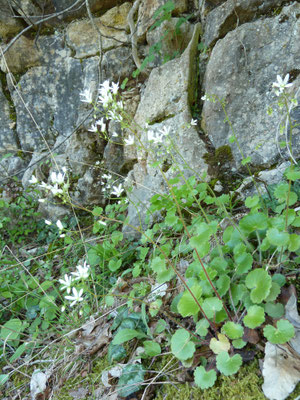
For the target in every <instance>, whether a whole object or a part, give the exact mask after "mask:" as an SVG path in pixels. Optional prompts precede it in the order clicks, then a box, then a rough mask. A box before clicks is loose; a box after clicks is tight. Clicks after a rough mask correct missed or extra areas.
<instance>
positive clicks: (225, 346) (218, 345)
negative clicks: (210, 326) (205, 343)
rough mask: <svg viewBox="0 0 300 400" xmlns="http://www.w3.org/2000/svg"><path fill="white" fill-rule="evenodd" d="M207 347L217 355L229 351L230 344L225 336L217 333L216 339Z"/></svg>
mask: <svg viewBox="0 0 300 400" xmlns="http://www.w3.org/2000/svg"><path fill="white" fill-rule="evenodd" d="M209 347H210V349H211V350H212V351H213V352H214V353H215V354H219V353H221V352H223V351H229V349H230V343H229V340H228V339H227V337H226V336H225V335H223V334H222V333H218V339H216V338H212V339H211V340H210V343H209Z"/></svg>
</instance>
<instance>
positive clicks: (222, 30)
mask: <svg viewBox="0 0 300 400" xmlns="http://www.w3.org/2000/svg"><path fill="white" fill-rule="evenodd" d="M284 3H287V1H284V0H238V1H236V0H227V1H226V2H225V3H223V4H222V5H220V6H219V7H217V8H215V9H214V10H213V11H211V12H210V13H209V14H208V15H207V18H206V24H205V32H204V43H205V46H207V47H209V46H211V45H214V44H215V43H216V41H217V40H218V39H221V38H223V37H224V36H225V35H226V34H227V33H228V32H230V31H232V30H234V29H235V28H237V27H238V26H240V25H241V24H244V23H245V22H248V21H251V20H253V19H255V18H258V17H259V16H260V15H262V14H265V13H270V14H271V13H272V12H273V10H275V9H276V7H279V6H281V5H282V4H284Z"/></svg>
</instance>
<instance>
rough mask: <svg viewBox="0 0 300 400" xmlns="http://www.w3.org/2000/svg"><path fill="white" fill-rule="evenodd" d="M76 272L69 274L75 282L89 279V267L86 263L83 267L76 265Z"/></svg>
mask: <svg viewBox="0 0 300 400" xmlns="http://www.w3.org/2000/svg"><path fill="white" fill-rule="evenodd" d="M76 268H77V272H71V274H72V275H74V276H75V277H76V278H75V281H78V280H79V279H87V278H88V277H89V274H90V271H89V269H90V266H89V265H87V264H86V262H84V264H83V266H81V265H77V267H76Z"/></svg>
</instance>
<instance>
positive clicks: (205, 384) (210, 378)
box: [194, 366, 217, 390]
mask: <svg viewBox="0 0 300 400" xmlns="http://www.w3.org/2000/svg"><path fill="white" fill-rule="evenodd" d="M194 377H195V384H196V386H198V387H199V388H200V389H202V390H204V389H208V388H210V387H212V386H213V385H214V383H215V382H216V379H217V374H216V371H215V370H213V369H211V370H210V371H208V372H207V371H205V368H204V367H203V366H201V367H197V368H196V369H195V372H194Z"/></svg>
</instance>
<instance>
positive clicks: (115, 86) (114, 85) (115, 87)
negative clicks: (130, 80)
mask: <svg viewBox="0 0 300 400" xmlns="http://www.w3.org/2000/svg"><path fill="white" fill-rule="evenodd" d="M111 90H112V92H113V94H117V93H118V90H119V84H118V83H114V82H112V83H111Z"/></svg>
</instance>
